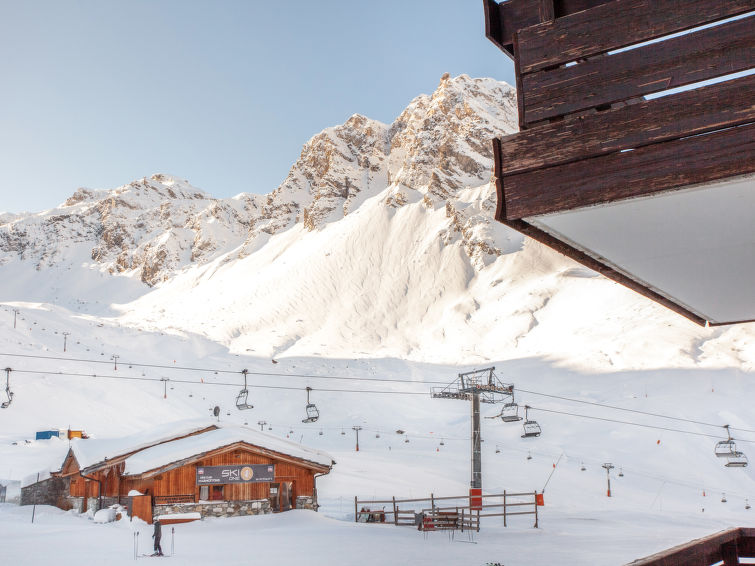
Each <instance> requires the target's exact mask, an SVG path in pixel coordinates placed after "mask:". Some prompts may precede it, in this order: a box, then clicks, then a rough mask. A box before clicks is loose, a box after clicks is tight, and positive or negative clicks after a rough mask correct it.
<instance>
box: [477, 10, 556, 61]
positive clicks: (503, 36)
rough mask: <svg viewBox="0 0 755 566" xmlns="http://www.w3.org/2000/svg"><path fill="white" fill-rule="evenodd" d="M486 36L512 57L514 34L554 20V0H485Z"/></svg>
mask: <svg viewBox="0 0 755 566" xmlns="http://www.w3.org/2000/svg"><path fill="white" fill-rule="evenodd" d="M483 7H484V8H485V36H486V37H487V38H488V39H489V40H490V41H492V42H493V43H495V44H496V45H497V46H498V47H499V48H500V49H502V50H503V51H504V53H506V54H507V55H509V56H510V57H513V53H514V52H513V48H512V44H513V41H514V34H515V33H516V32H517V31H518V30H520V29H522V28H524V27H529V26H533V25H535V24H539V23H541V22H546V21H549V20H552V19H553V18H554V17H555V8H554V3H553V0H508V1H507V2H501V3H500V4H499V3H497V2H496V1H495V0H483Z"/></svg>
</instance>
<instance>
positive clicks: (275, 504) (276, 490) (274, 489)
mask: <svg viewBox="0 0 755 566" xmlns="http://www.w3.org/2000/svg"><path fill="white" fill-rule="evenodd" d="M280 487H281V484H279V483H271V484H270V496H269V497H270V509H272V510H273V512H274V513H277V512H278V511H280Z"/></svg>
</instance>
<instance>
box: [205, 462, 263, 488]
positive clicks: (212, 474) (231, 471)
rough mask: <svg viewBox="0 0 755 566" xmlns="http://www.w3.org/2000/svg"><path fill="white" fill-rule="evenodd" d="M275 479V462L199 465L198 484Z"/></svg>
mask: <svg viewBox="0 0 755 566" xmlns="http://www.w3.org/2000/svg"><path fill="white" fill-rule="evenodd" d="M274 479H275V466H274V465H273V464H247V465H243V464H242V465H237V464H234V465H229V466H197V485H211V484H218V485H219V484H225V483H254V482H271V481H273V480H274Z"/></svg>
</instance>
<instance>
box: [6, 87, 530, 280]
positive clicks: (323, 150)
mask: <svg viewBox="0 0 755 566" xmlns="http://www.w3.org/2000/svg"><path fill="white" fill-rule="evenodd" d="M515 114H516V99H515V91H514V90H513V89H512V88H511V87H509V86H508V85H506V84H505V83H499V82H497V81H494V80H492V79H470V78H469V77H467V76H464V75H462V76H460V77H456V78H450V77H449V76H448V75H444V76H443V78H442V79H441V82H440V85H439V86H438V88H437V90H436V91H435V92H434V93H433V94H432V95H430V96H428V95H421V96H419V97H417V98H415V99H414V100H413V101H412V102H411V104H409V106H408V107H407V108H406V110H404V111H403V112H402V113H401V115H400V116H399V117H398V118H397V119H396V120H395V121H394V123H393V124H391V125H390V126H388V125H385V124H382V123H380V122H377V121H375V120H370V119H369V118H366V117H364V116H360V115H358V114H355V115H354V116H352V117H351V118H349V119H348V120H347V121H346V123H345V124H342V125H340V126H336V127H332V128H328V129H326V130H324V131H323V132H321V133H319V134H317V135H316V136H314V137H313V138H312V139H311V140H309V141H308V142H307V143H306V144H305V145H304V147H303V149H302V152H301V155H300V156H299V159H298V160H297V161H296V163H295V164H294V165H293V166H292V168H291V170H290V171H289V173H288V176H287V177H286V179H285V180H284V182H283V183H282V184H281V185H280V186H279V187H278V188H277V189H276V190H274V191H273V192H272V193H270V194H269V195H246V194H243V195H240V196H238V197H235V198H233V199H214V198H212V197H210V196H208V195H206V194H205V193H203V192H202V191H199V190H198V189H195V188H193V187H192V186H191V185H189V184H188V183H187V182H186V181H183V180H180V179H178V178H175V177H171V176H168V175H160V174H158V175H153V176H152V177H150V178H149V179H148V178H143V179H141V180H138V181H134V182H132V183H129V184H127V185H124V186H122V187H119V188H117V189H113V190H109V191H107V190H90V189H79V190H77V191H76V192H75V193H74V194H73V195H72V196H71V197H70V198H69V199H68V200H66V202H64V203H63V204H62V205H60V206H59V207H58V208H55V209H52V210H49V211H46V212H43V213H40V214H37V215H4V216H3V217H2V218H0V222H2V223H1V224H0V265H2V264H3V263H7V262H9V261H13V260H14V259H21V260H25V261H33V262H35V265H36V267H37V269H43V268H45V267H46V266H49V265H52V264H55V263H65V262H70V263H71V264H74V263H76V262H79V264H80V263H81V261H85V260H91V261H92V262H94V264H95V265H96V266H97V267H98V268H99V269H101V270H103V271H106V272H109V273H111V274H124V275H129V276H132V277H138V278H139V279H140V280H141V281H143V282H144V283H145V284H147V285H149V286H153V285H156V284H158V283H160V282H161V281H165V280H167V279H169V278H171V277H172V276H173V275H174V274H175V273H176V272H177V271H179V270H181V269H184V268H186V267H188V266H190V265H195V264H204V263H207V262H209V261H212V260H214V259H216V258H218V257H220V256H222V255H224V254H229V255H228V259H229V260H230V259H233V258H238V257H244V256H245V255H247V254H249V253H251V252H252V251H254V250H255V249H257V248H258V247H259V246H260V245H262V244H263V243H264V241H265V240H264V237H263V236H265V235H272V234H276V233H279V232H281V231H283V230H286V229H287V228H290V227H291V226H293V225H294V224H296V223H301V224H302V225H303V226H304V227H305V228H306V229H308V230H310V231H312V230H318V229H320V228H321V227H323V226H324V225H325V224H326V223H329V222H333V221H337V220H339V219H341V218H343V217H344V216H346V215H347V214H349V213H350V212H352V211H354V210H356V208H358V207H359V205H360V203H361V202H363V201H364V200H365V199H367V198H370V197H372V196H374V195H376V194H377V193H379V192H381V191H383V190H385V188H386V187H389V186H390V187H393V191H392V196H390V197H388V198H386V199H385V205H386V206H387V207H391V208H394V209H398V208H401V207H402V206H405V205H406V204H407V203H409V202H413V201H414V200H416V199H423V201H424V203H425V205H426V206H427V207H428V208H433V209H438V208H441V207H445V209H446V214H447V216H448V219H449V225H448V230H447V231H446V233H445V234H444V236H443V239H444V243H446V244H448V243H451V242H453V241H456V239H459V238H460V239H461V240H462V241H463V243H464V249H465V250H466V252H467V254H468V255H469V256H470V258H471V259H472V261H473V263H474V264H475V265H477V266H480V267H481V266H483V265H485V264H486V262H487V261H488V260H489V259H490V258H494V257H495V256H497V255H498V254H500V253H501V250H500V249H499V248H498V247H497V246H496V244H495V241H494V237H493V235H492V232H491V231H490V230H489V229H488V227H489V223H490V222H491V221H492V220H491V217H492V211H493V207H494V205H495V203H494V202H493V200H491V199H494V196H486V197H484V198H483V200H484V202H477V203H476V204H474V205H471V206H470V202H469V201H468V199H467V197H462V196H461V195H462V193H463V192H464V190H465V189H467V188H469V187H479V186H481V185H485V184H486V183H487V182H488V180H489V179H490V175H491V169H492V155H491V153H492V149H491V143H490V140H491V138H493V137H495V136H500V135H505V134H508V133H511V132H513V131H514V130H515V128H516V126H515V118H514V117H515ZM460 198H461V200H459V199H460ZM475 198H477V197H475ZM477 200H479V198H477ZM261 237H263V238H262V239H260V238H261Z"/></svg>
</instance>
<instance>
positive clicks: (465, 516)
mask: <svg viewBox="0 0 755 566" xmlns="http://www.w3.org/2000/svg"><path fill="white" fill-rule="evenodd" d="M478 497H479V498H480V500H481V502H482V504H481V505H479V504H475V505H473V504H472V501H470V497H469V496H468V495H459V496H451V497H435V495H434V494H430V497H429V498H420V499H396V498H395V497H392V498H391V499H385V500H376V499H370V500H367V499H359V498H358V497H354V521H355V522H367V523H383V524H393V525H397V526H411V527H418V528H419V527H420V525H421V524H422V521H423V520H424V519H423V518H430V519H432V524H433V525H440V529H444V528H448V522H449V521H448V517H449V516H451V515H453V516H455V517H457V518H458V521H456V523H455V524H456V527H457V528H459V529H460V530H467V529H469V530H478V531H479V529H480V519H484V518H489V517H503V526H504V527H507V526H508V521H509V518H510V517H512V516H516V515H533V516H534V520H535V524H534V527H535V528H537V527H538V509H537V508H538V505H537V501H538V493H537V492H536V491H529V492H522V493H514V492H507V491H504V492H503V493H497V494H485V495H482V496H478ZM440 529H434V530H440Z"/></svg>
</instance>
